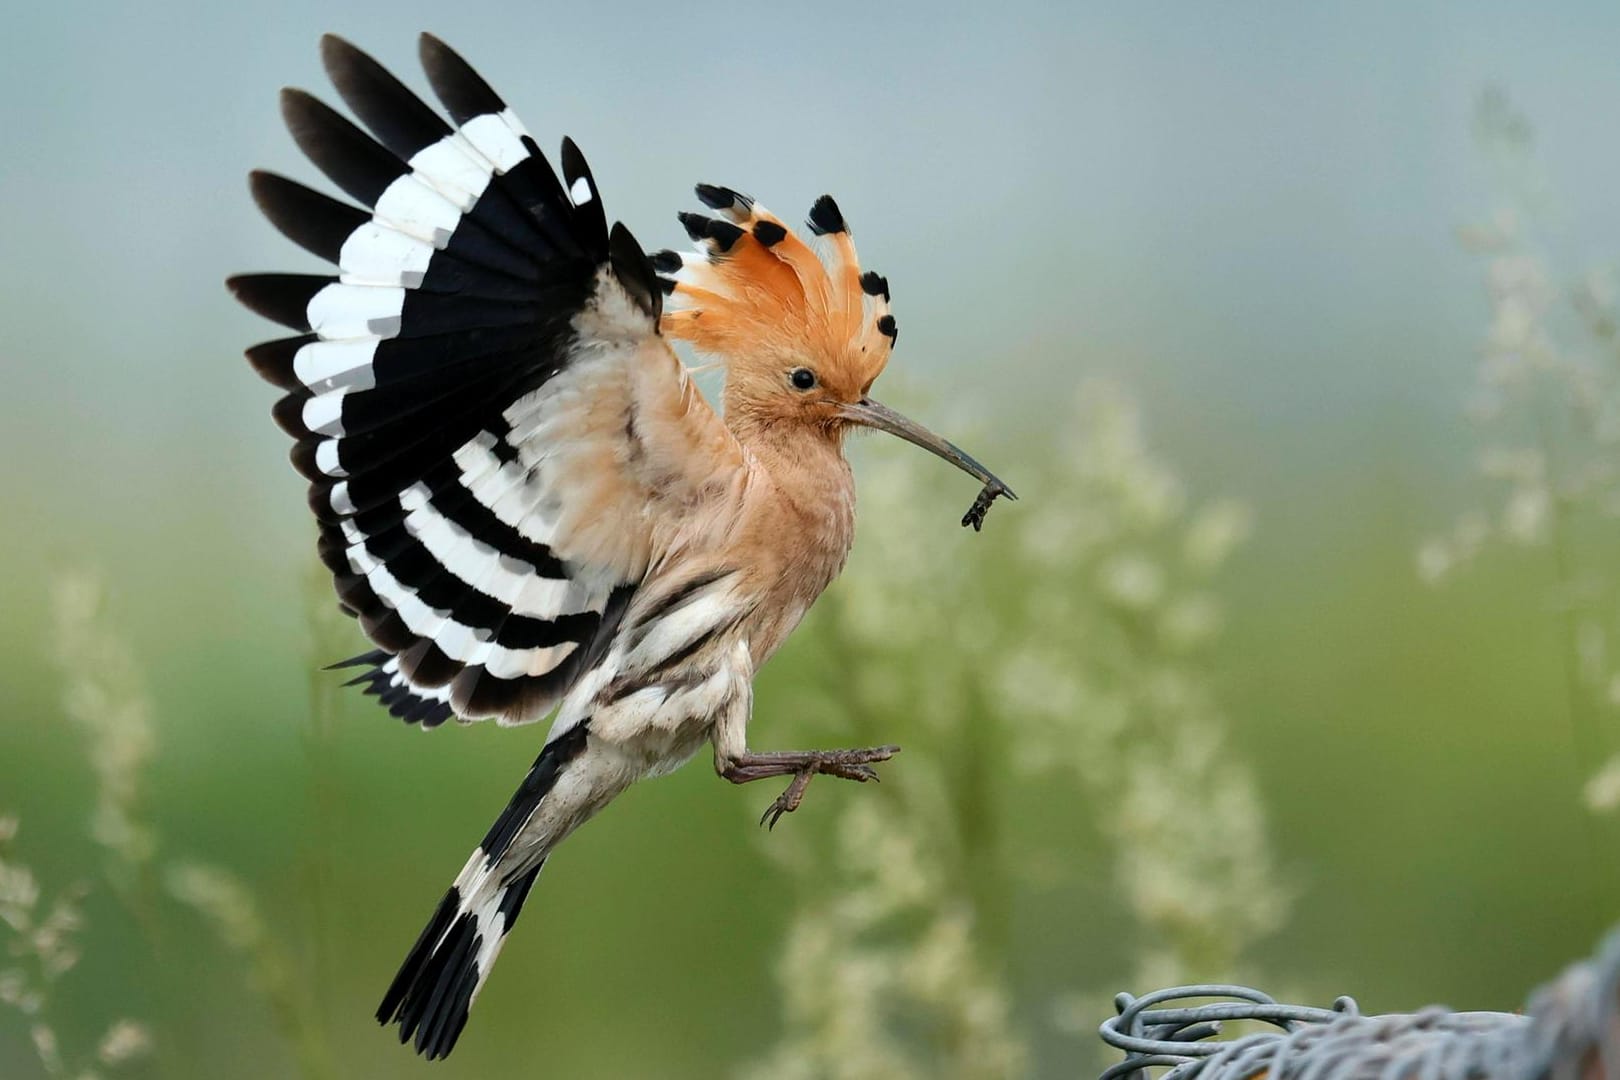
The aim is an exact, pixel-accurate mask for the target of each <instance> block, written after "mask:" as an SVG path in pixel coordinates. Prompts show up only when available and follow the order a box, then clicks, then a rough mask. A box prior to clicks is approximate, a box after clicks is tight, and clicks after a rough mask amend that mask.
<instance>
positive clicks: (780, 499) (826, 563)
mask: <svg viewBox="0 0 1620 1080" xmlns="http://www.w3.org/2000/svg"><path fill="white" fill-rule="evenodd" d="M730 420H731V418H730V417H728V423H729V422H730ZM732 430H733V432H734V433H735V434H736V436H737V439H738V441H739V442H740V443H742V445H743V447H744V448H745V449H746V451H747V452H748V453H749V455H750V456H751V457H752V458H753V460H754V463H755V466H756V467H757V468H758V469H759V470H760V471H761V472H763V473H764V474H765V476H766V477H768V482H767V483H765V484H763V485H760V486H759V487H758V488H757V489H755V490H756V491H757V492H758V495H757V497H756V498H754V499H751V500H749V501H750V503H751V505H750V506H749V507H748V508H747V509H746V511H745V517H746V519H747V521H746V524H745V525H744V526H743V531H744V532H745V533H746V534H747V538H748V539H750V540H752V541H754V542H755V543H754V545H753V546H754V549H755V550H757V551H759V552H760V553H761V559H760V564H759V569H760V571H761V573H762V578H761V581H762V584H763V585H764V592H765V596H766V601H767V602H766V603H764V604H763V605H762V608H761V610H764V611H768V612H772V613H774V614H773V615H772V616H771V619H772V620H773V621H772V622H771V625H769V626H765V625H761V626H759V627H756V628H754V631H753V635H752V637H751V638H750V641H751V646H752V648H753V650H754V659H755V662H756V663H763V662H764V658H765V657H766V656H768V655H770V653H771V651H772V650H774V648H775V647H776V645H777V644H778V643H779V642H780V641H781V639H782V638H783V637H785V636H786V634H787V633H788V632H790V631H791V630H792V629H793V626H794V625H795V624H797V622H798V620H799V617H800V616H801V615H803V613H804V612H805V610H806V609H808V608H809V606H810V605H811V604H812V603H814V602H815V599H816V597H817V596H819V595H820V594H821V591H822V590H823V589H825V588H826V587H827V586H828V585H829V584H831V582H832V580H833V578H835V577H837V576H838V573H839V571H841V570H842V569H843V568H844V561H845V560H846V559H848V557H849V550H850V547H851V546H852V544H853V543H854V539H855V478H854V476H853V474H852V473H851V472H850V468H849V463H848V462H847V461H846V460H845V459H844V449H843V439H842V437H841V436H840V435H839V434H838V433H836V432H831V433H829V432H826V431H824V430H821V429H819V428H812V427H807V426H805V425H799V424H784V423H776V424H764V425H749V424H743V425H741V426H740V427H733V428H732Z"/></svg>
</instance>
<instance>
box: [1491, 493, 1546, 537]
mask: <svg viewBox="0 0 1620 1080" xmlns="http://www.w3.org/2000/svg"><path fill="white" fill-rule="evenodd" d="M1551 512H1552V493H1551V492H1550V491H1548V490H1547V489H1546V488H1545V487H1542V486H1540V485H1524V486H1520V487H1517V488H1514V490H1513V493H1512V494H1511V495H1509V496H1508V501H1507V505H1506V506H1505V507H1503V508H1502V532H1503V534H1504V535H1505V536H1506V537H1507V538H1508V539H1510V540H1513V541H1514V542H1516V543H1520V544H1527V545H1529V544H1539V543H1541V542H1542V541H1544V540H1545V539H1546V537H1547V518H1548V515H1549V514H1550V513H1551Z"/></svg>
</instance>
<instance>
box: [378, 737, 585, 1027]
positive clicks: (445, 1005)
mask: <svg viewBox="0 0 1620 1080" xmlns="http://www.w3.org/2000/svg"><path fill="white" fill-rule="evenodd" d="M587 729H588V725H587V724H584V723H582V724H579V725H578V726H576V727H573V728H570V729H569V730H568V731H566V732H564V733H563V734H561V735H560V736H558V737H557V738H555V739H553V740H552V741H551V742H550V743H548V744H547V745H546V748H545V749H544V750H542V751H541V752H540V756H539V758H537V759H536V760H535V763H534V765H533V767H532V768H530V769H529V775H528V776H526V777H524V780H523V783H522V785H521V786H519V787H518V789H517V792H516V793H515V794H514V795H513V796H512V799H511V801H510V802H509V803H507V805H506V809H505V810H503V811H501V815H500V817H498V818H496V819H495V824H493V825H492V826H490V829H489V832H488V833H486V834H485V836H484V840H483V843H481V844H479V845H478V850H477V851H474V852H473V853H472V858H470V859H468V860H467V865H466V866H465V867H464V868H463V869H462V871H461V874H460V875H459V876H458V877H457V878H456V883H455V884H454V885H452V886H450V891H449V892H447V893H445V894H444V899H443V900H441V901H439V906H438V909H437V910H435V911H434V913H433V918H432V919H430V920H429V921H428V924H427V927H426V928H425V929H424V930H423V931H422V935H421V936H420V937H419V938H417V939H416V944H415V945H413V946H412V947H411V951H410V953H409V955H407V956H406V957H405V962H404V963H403V964H401V965H400V968H399V974H397V975H395V976H394V981H393V983H392V984H390V985H389V987H388V992H387V993H386V994H384V995H383V1000H382V1004H381V1005H379V1006H378V1007H377V1022H378V1023H380V1024H391V1023H398V1024H399V1041H400V1042H402V1043H404V1042H410V1041H411V1040H412V1038H414V1039H415V1040H416V1052H417V1053H419V1054H422V1055H423V1056H424V1057H427V1058H429V1059H433V1058H442V1057H445V1056H447V1055H448V1054H449V1053H450V1051H451V1050H453V1049H455V1045H456V1039H457V1038H458V1037H459V1036H460V1035H461V1029H462V1028H464V1027H465V1026H466V1025H467V1014H468V1011H469V1010H470V1009H471V1008H472V1003H473V1001H474V999H476V998H477V997H478V991H479V990H480V989H481V988H482V987H483V985H484V980H485V979H487V978H489V971H490V968H492V967H493V966H494V965H495V958H496V957H497V956H498V955H500V951H501V945H502V943H503V942H504V941H505V940H506V935H507V934H509V933H511V931H512V926H513V924H514V923H516V922H517V917H518V915H519V913H520V912H522V910H523V902H524V901H525V900H526V899H528V896H529V890H530V889H531V888H532V887H533V886H534V879H535V878H536V877H538V876H539V874H540V869H541V867H543V866H544V865H545V861H546V856H547V855H548V854H549V848H548V847H543V848H541V849H540V850H536V851H523V850H519V848H518V847H516V846H515V845H514V842H515V841H516V840H518V838H519V837H520V836H521V835H523V834H524V831H525V828H526V827H527V826H528V825H529V823H530V820H531V819H532V818H533V817H534V814H535V811H537V810H538V809H539V808H540V803H541V801H542V800H543V799H544V798H545V797H546V795H547V794H549V793H550V792H551V790H552V789H553V788H554V787H555V786H556V783H557V778H558V777H559V776H561V775H562V773H563V770H564V769H566V768H567V767H568V764H569V762H571V761H573V760H574V758H576V757H578V756H579V753H580V751H582V750H583V749H584V748H585V740H586V732H587ZM558 839H560V838H558Z"/></svg>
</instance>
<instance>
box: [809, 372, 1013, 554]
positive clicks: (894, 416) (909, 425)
mask: <svg viewBox="0 0 1620 1080" xmlns="http://www.w3.org/2000/svg"><path fill="white" fill-rule="evenodd" d="M838 415H839V416H841V417H842V418H843V419H845V420H847V421H848V422H849V423H851V424H859V425H861V426H862V427H869V428H876V429H877V430H878V431H887V432H888V433H889V434H890V435H898V436H899V437H900V438H902V439H904V440H906V442H908V443H911V444H913V445H915V446H920V447H922V448H923V449H924V450H927V451H928V452H929V453H931V454H934V455H935V456H937V457H942V458H944V459H945V460H946V461H948V462H950V463H951V464H952V465H955V466H956V467H957V468H958V469H961V470H962V471H963V472H965V473H967V474H968V475H969V476H972V477H973V478H974V479H976V480H978V481H979V482H980V483H982V484H984V490H982V491H980V492H979V497H978V498H977V499H975V500H974V502H973V507H972V509H970V510H969V511H968V512H967V515H966V516H965V517H963V518H962V524H963V525H964V526H967V525H971V526H972V527H973V529H974V531H975V532H976V531H978V529H979V527H980V526H982V525H983V524H984V515H985V514H986V513H988V512H989V510H990V504H991V503H992V502H994V501H995V500H996V498H997V497H999V496H1003V495H1005V496H1006V497H1007V498H1009V499H1016V498H1018V496H1017V495H1014V494H1013V490H1012V488H1010V487H1008V486H1007V485H1006V484H1004V483H1002V482H1001V479H1000V477H998V476H996V474H995V473H993V472H991V471H990V470H989V469H987V468H985V467H984V466H983V465H980V464H979V463H978V462H977V461H976V460H974V459H973V457H972V456H971V455H970V454H968V453H967V452H966V451H965V450H963V449H962V448H961V447H959V446H957V445H956V444H955V443H953V442H950V441H949V440H947V439H942V438H940V437H939V436H938V435H935V434H934V433H933V432H932V431H929V430H928V429H927V428H925V427H923V426H922V425H921V424H919V423H917V422H915V421H913V420H909V419H907V418H906V417H904V416H902V415H900V414H899V413H897V412H895V411H894V410H893V409H891V408H889V407H888V406H887V405H884V404H882V403H881V402H877V401H873V400H872V399H871V398H862V399H861V400H860V401H857V402H855V403H854V404H853V405H843V406H840V407H839V410H838Z"/></svg>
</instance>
